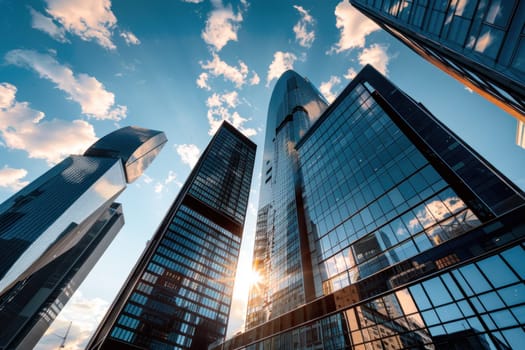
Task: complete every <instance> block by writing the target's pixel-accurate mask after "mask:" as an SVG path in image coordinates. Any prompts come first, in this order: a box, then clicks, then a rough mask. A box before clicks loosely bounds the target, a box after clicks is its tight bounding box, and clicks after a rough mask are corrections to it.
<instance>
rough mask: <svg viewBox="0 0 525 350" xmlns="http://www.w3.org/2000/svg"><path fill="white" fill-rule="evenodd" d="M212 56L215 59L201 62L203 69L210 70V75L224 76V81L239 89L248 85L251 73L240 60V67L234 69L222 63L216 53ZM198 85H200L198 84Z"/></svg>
mask: <svg viewBox="0 0 525 350" xmlns="http://www.w3.org/2000/svg"><path fill="white" fill-rule="evenodd" d="M212 56H213V59H212V60H211V61H207V62H202V61H201V62H200V65H201V67H202V68H203V69H206V70H208V72H209V74H211V75H213V76H215V77H219V76H222V77H223V78H224V80H227V81H231V82H232V83H234V84H235V86H236V87H237V88H240V87H241V86H243V85H244V84H245V83H246V78H247V77H248V71H249V70H248V66H247V65H246V63H244V62H243V61H241V60H239V66H238V67H234V66H230V65H229V64H228V63H226V62H224V61H222V60H221V59H220V57H219V55H217V54H216V53H213V54H212ZM201 75H202V74H201ZM199 78H200V77H199ZM197 84H199V83H198V82H197Z"/></svg>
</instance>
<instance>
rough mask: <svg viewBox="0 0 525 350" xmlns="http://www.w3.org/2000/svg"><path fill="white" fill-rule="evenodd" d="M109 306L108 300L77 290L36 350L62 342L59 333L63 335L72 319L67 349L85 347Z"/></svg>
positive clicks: (48, 349) (45, 348)
mask: <svg viewBox="0 0 525 350" xmlns="http://www.w3.org/2000/svg"><path fill="white" fill-rule="evenodd" d="M108 307H109V302H108V301H106V300H103V299H100V298H93V299H87V298H85V297H84V296H83V295H82V292H81V291H77V292H76V293H75V294H73V296H72V297H71V299H70V300H69V302H68V303H67V305H66V306H65V307H64V309H63V310H62V312H61V313H60V314H59V315H58V317H57V318H56V320H55V322H53V323H52V324H51V326H50V327H49V329H48V330H47V331H46V333H45V334H44V336H43V337H42V339H41V340H40V342H39V343H38V345H37V346H36V347H35V350H51V349H53V350H54V349H56V348H57V345H58V344H59V342H60V339H59V338H57V335H61V336H63V335H64V334H65V333H66V330H67V329H68V327H69V325H70V322H71V321H73V322H72V323H71V329H70V330H69V333H68V336H67V349H68V350H81V349H85V347H86V346H87V342H88V341H89V338H90V337H91V335H92V333H93V332H94V331H95V329H96V327H97V325H98V323H99V322H100V321H101V320H102V317H104V314H105V313H106V310H107V309H108Z"/></svg>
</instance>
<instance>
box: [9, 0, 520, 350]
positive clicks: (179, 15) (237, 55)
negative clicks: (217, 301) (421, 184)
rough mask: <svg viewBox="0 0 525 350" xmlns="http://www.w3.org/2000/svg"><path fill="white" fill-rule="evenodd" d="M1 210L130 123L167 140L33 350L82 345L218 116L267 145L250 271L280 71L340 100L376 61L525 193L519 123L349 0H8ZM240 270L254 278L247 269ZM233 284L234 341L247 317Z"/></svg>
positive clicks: (245, 251) (247, 249)
mask: <svg viewBox="0 0 525 350" xmlns="http://www.w3.org/2000/svg"><path fill="white" fill-rule="evenodd" d="M0 8H2V11H1V14H0V16H1V20H0V30H1V31H2V32H3V33H7V35H4V36H3V37H2V40H1V41H0V200H5V199H7V198H8V197H9V196H11V195H12V194H13V193H15V192H16V191H17V190H18V189H20V188H21V187H22V186H24V185H25V184H27V183H28V182H30V181H32V180H34V179H35V178H36V177H38V176H39V175H41V174H42V173H43V172H44V171H46V170H47V169H49V168H50V167H51V166H52V165H53V164H56V163H57V162H58V161H60V159H62V158H64V157H65V156H67V155H68V154H71V153H82V152H83V151H84V149H85V148H87V147H88V146H89V145H90V144H91V143H93V142H94V141H95V140H96V139H97V138H98V137H101V136H103V135H105V134H106V133H108V132H111V131H113V130H115V129H116V128H118V127H120V126H125V125H138V126H142V127H146V128H151V129H158V130H162V131H164V132H165V133H166V135H167V136H168V139H169V141H168V144H167V145H166V146H165V148H164V149H163V151H162V152H161V154H160V155H159V156H158V157H157V159H156V160H155V162H154V163H153V164H152V165H151V166H150V168H149V169H148V171H147V172H146V174H145V176H143V177H142V178H141V179H139V180H138V181H137V182H135V183H133V184H131V185H130V186H129V187H128V188H127V189H126V191H125V192H124V193H123V194H122V195H121V196H120V197H119V201H120V202H122V203H123V207H124V213H125V219H126V225H125V227H124V228H123V230H122V231H121V232H120V233H119V235H118V236H117V238H116V239H115V241H114V242H113V244H112V245H111V246H110V248H109V249H108V251H107V252H106V254H105V255H104V257H103V258H102V259H101V260H100V261H99V263H98V265H97V266H96V267H95V268H94V269H93V271H92V273H91V274H90V276H89V277H88V278H87V279H86V281H85V283H84V284H83V285H82V286H80V288H79V292H78V293H77V294H76V295H75V296H74V297H73V299H72V301H71V302H70V303H69V305H68V306H67V308H66V309H65V310H64V312H63V313H62V314H61V315H60V316H59V318H58V320H57V321H56V322H55V324H54V325H53V326H52V328H51V330H50V331H49V335H47V336H46V337H45V338H44V339H43V340H42V342H41V344H40V345H39V347H38V349H50V348H56V346H57V345H58V344H59V342H60V339H59V338H58V337H56V336H54V335H53V334H63V333H64V332H65V329H66V328H67V325H68V323H69V321H73V326H72V330H71V335H70V339H69V341H68V343H67V346H68V347H69V348H70V349H77V348H78V349H80V348H82V346H83V344H85V342H86V339H87V338H88V337H89V335H90V332H91V331H92V329H93V327H95V325H96V323H97V322H98V320H99V319H100V318H101V317H102V315H103V313H104V312H105V309H106V308H107V306H108V304H109V303H110V302H111V301H112V299H113V297H114V296H115V294H116V292H117V290H118V288H120V286H121V284H122V283H123V281H124V279H125V278H126V277H127V275H128V273H129V271H130V269H131V267H132V265H133V264H134V262H135V260H136V259H137V257H138V256H139V254H140V253H141V252H142V250H143V249H144V247H145V244H146V242H147V240H148V239H149V238H150V237H151V235H152V234H153V232H154V230H155V228H156V227H157V225H158V223H159V222H160V220H161V219H162V217H163V216H164V214H165V212H166V210H167V208H168V206H169V205H170V203H171V201H172V200H173V199H174V198H175V196H176V194H177V192H178V190H179V188H180V186H181V183H182V182H184V180H185V179H186V177H187V175H188V174H189V171H190V170H191V166H192V165H193V164H194V162H195V160H196V158H197V157H198V155H199V153H200V151H201V150H203V149H204V148H205V147H206V145H207V143H208V142H209V140H210V138H211V135H212V134H213V132H214V130H215V128H216V127H217V126H218V125H219V123H220V121H221V120H223V119H227V120H229V121H230V122H231V123H233V124H234V125H235V126H237V127H238V128H239V129H240V130H241V131H243V132H244V133H245V134H246V135H247V136H249V137H250V138H251V139H252V140H253V141H254V142H256V143H257V144H258V146H259V149H258V158H257V160H256V169H255V171H256V172H255V175H254V180H253V186H252V193H251V198H250V207H249V212H248V218H247V224H246V230H245V238H244V241H243V247H242V253H241V263H240V266H241V267H243V271H247V268H246V267H249V265H250V259H251V248H252V245H253V235H254V223H255V213H256V208H257V197H258V185H259V180H260V176H259V170H260V165H261V164H260V162H261V160H260V152H261V151H262V149H263V139H264V137H263V135H264V130H265V120H266V109H267V105H268V102H269V98H270V94H271V91H272V87H273V85H274V84H275V81H276V79H277V78H278V77H279V75H280V74H281V73H282V72H283V71H284V70H286V69H295V70H296V71H297V72H298V73H300V74H301V75H304V76H306V77H307V78H309V79H310V80H311V81H312V82H313V83H314V85H316V86H317V87H319V88H320V90H321V92H322V93H323V94H324V95H325V96H326V97H327V99H328V100H332V99H333V98H335V96H337V93H338V92H340V91H341V90H342V89H343V88H344V87H345V86H346V84H347V83H348V81H349V79H351V78H352V76H353V75H354V74H355V73H356V72H358V71H359V70H360V68H361V67H362V66H363V65H364V64H366V63H371V64H373V65H374V66H375V67H376V68H377V69H378V70H380V71H381V72H383V73H384V74H386V75H387V76H388V77H389V78H390V79H391V80H392V81H393V82H394V83H395V84H396V85H398V86H399V87H400V88H401V89H403V90H404V91H406V92H407V93H408V94H410V95H411V96H412V97H413V98H414V99H416V100H418V101H420V102H422V103H423V104H425V105H426V106H427V108H428V109H429V110H431V111H432V112H433V113H434V114H435V115H436V116H437V117H438V118H439V119H440V120H441V121H443V122H444V123H445V124H446V125H447V126H449V127H450V128H451V129H452V130H453V131H454V132H456V133H457V134H458V135H459V136H460V137H462V138H463V139H464V140H465V141H467V142H468V143H469V144H470V145H472V147H473V148H474V149H475V150H476V151H478V152H479V153H480V154H481V155H482V156H484V157H485V158H486V159H487V160H488V161H489V162H491V163H493V164H494V165H495V166H496V167H497V168H499V169H500V170H501V171H502V172H503V173H504V174H505V175H507V176H508V177H509V178H510V179H511V180H513V181H514V182H516V183H517V184H518V185H519V186H521V187H522V188H525V151H524V150H522V149H520V148H519V147H517V146H515V144H514V132H515V125H516V121H515V119H513V118H512V117H511V116H510V115H508V114H506V113H505V112H503V111H502V110H500V109H498V108H497V107H495V106H493V105H492V104H490V103H489V102H487V101H485V100H484V99H483V98H481V97H479V96H477V95H476V94H473V93H471V92H469V91H467V90H466V89H465V88H464V87H463V85H461V84H460V83H458V82H456V81H455V80H453V79H452V78H450V77H449V76H447V75H446V74H445V73H443V72H441V71H439V70H438V69H436V68H434V67H433V66H432V65H430V64H429V63H427V62H426V61H424V60H423V59H421V58H419V57H418V56H416V55H415V54H413V53H412V52H411V51H410V50H408V49H407V48H405V47H404V46H403V45H402V44H400V43H398V42H397V41H396V40H395V39H393V38H392V37H390V36H389V35H388V34H386V33H385V32H383V31H381V30H379V28H378V27H377V26H376V25H374V24H373V23H372V22H370V21H368V20H367V19H365V18H364V17H362V16H360V15H359V14H358V13H357V12H356V11H355V10H354V9H353V8H351V6H350V5H349V4H348V3H347V2H344V1H339V0H324V1H315V0H311V1H288V0H271V1H250V0H240V1H226V0H224V1H220V0H212V1H208V0H191V1H190V0H186V1H183V0H158V1H143V0H133V1H123V0H113V1H111V0H91V1H85V0H34V1H25V2H22V1H16V0H0ZM242 273H246V272H242ZM246 291H247V289H246V286H242V285H240V284H239V285H238V286H236V294H235V296H234V303H233V305H232V315H231V325H230V327H229V333H233V332H235V331H237V330H238V329H239V328H240V327H241V325H242V322H243V317H244V307H245V300H246Z"/></svg>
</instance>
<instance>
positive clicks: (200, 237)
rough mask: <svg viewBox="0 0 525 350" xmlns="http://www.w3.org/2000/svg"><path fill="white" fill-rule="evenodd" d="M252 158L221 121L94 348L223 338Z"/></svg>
mask: <svg viewBox="0 0 525 350" xmlns="http://www.w3.org/2000/svg"><path fill="white" fill-rule="evenodd" d="M254 158H255V144H253V143H252V142H251V141H250V140H249V139H247V138H246V137H245V136H243V135H242V134H241V133H240V132H239V131H237V130H236V129H234V128H233V127H232V126H231V125H229V124H227V123H223V124H222V126H221V127H220V128H219V129H218V130H217V133H216V134H215V136H214V137H213V139H212V141H211V142H210V144H209V145H208V147H207V148H206V150H205V151H204V152H203V154H202V156H201V157H200V159H199V161H198V162H197V164H196V165H195V167H194V170H193V171H192V173H191V174H190V177H189V179H188V180H187V182H186V183H185V184H184V186H183V187H182V189H181V192H180V193H179V196H178V197H177V198H176V199H175V201H174V203H173V205H172V207H171V208H170V210H169V211H168V213H167V215H166V218H165V219H164V220H163V222H162V224H161V226H160V227H159V229H158V230H157V232H156V233H155V235H154V236H153V238H152V240H151V241H150V244H149V245H148V247H147V248H146V251H145V253H144V254H143V256H142V257H141V259H140V260H139V262H138V263H137V265H136V267H135V269H134V270H133V271H132V273H131V276H130V278H129V280H128V282H127V284H126V285H125V286H124V288H123V289H122V290H121V292H120V294H119V295H118V296H117V298H116V301H115V303H114V305H113V306H112V308H111V309H110V310H109V311H108V315H107V316H106V319H105V320H104V321H103V322H102V324H101V325H100V326H99V328H98V329H97V331H96V333H95V335H94V336H93V338H92V340H91V342H90V344H88V349H114V348H115V347H117V346H118V347H123V346H124V347H130V348H134V347H140V348H147V349H168V348H169V349H205V348H206V347H207V346H208V345H209V344H211V343H212V342H214V341H216V340H217V339H221V338H223V337H224V336H225V334H226V326H227V322H228V316H229V313H230V304H231V296H232V291H233V284H234V280H235V271H236V269H237V259H238V255H239V249H240V243H241V236H242V230H243V224H244V217H245V214H246V207H247V202H248V195H249V189H250V183H251V177H252V171H253V161H254ZM117 344H118V345H117ZM123 344H125V345H123Z"/></svg>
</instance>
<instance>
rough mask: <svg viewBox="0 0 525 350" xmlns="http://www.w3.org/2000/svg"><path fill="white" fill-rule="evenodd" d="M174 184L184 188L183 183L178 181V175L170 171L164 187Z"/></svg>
mask: <svg viewBox="0 0 525 350" xmlns="http://www.w3.org/2000/svg"><path fill="white" fill-rule="evenodd" d="M172 182H174V183H175V184H176V185H177V186H178V187H182V182H180V181H177V174H175V172H174V171H173V170H170V171H169V172H168V176H167V177H166V180H164V185H168V184H170V183H172Z"/></svg>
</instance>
